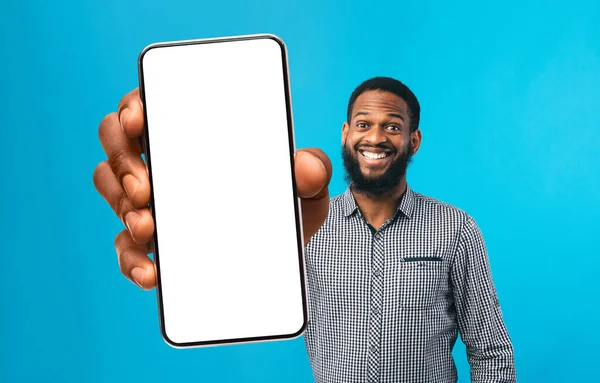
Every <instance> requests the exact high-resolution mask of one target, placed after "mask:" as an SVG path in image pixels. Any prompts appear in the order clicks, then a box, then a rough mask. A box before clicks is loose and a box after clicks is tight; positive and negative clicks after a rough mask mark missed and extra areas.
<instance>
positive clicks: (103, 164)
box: [92, 161, 109, 190]
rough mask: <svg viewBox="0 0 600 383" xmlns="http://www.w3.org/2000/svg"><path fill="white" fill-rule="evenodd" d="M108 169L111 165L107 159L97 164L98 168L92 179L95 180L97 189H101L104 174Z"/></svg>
mask: <svg viewBox="0 0 600 383" xmlns="http://www.w3.org/2000/svg"><path fill="white" fill-rule="evenodd" d="M108 169H109V166H108V163H107V162H106V161H102V162H100V163H99V164H98V165H96V168H95V169H94V174H93V175H92V179H93V180H94V186H95V187H96V190H99V189H100V186H99V185H100V183H101V182H102V178H103V177H102V176H103V175H104V173H106V171H107V170H108Z"/></svg>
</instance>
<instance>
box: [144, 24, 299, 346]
mask: <svg viewBox="0 0 600 383" xmlns="http://www.w3.org/2000/svg"><path fill="white" fill-rule="evenodd" d="M256 39H271V40H274V41H275V42H277V43H278V45H279V46H280V48H281V59H282V65H283V75H284V78H283V81H284V89H285V99H286V114H287V125H288V142H289V154H290V156H289V158H290V169H292V184H293V199H294V201H293V203H294V211H295V221H296V233H297V235H296V238H297V244H298V258H299V262H298V263H299V272H300V274H299V276H300V283H301V292H302V306H303V307H302V309H303V316H304V318H303V322H302V326H301V328H300V329H299V330H298V331H296V332H294V333H292V334H281V335H273V336H261V337H248V338H232V339H221V340H213V341H194V342H186V343H177V342H174V341H173V340H171V339H169V337H168V335H167V333H166V328H165V321H164V310H163V298H162V281H161V273H160V254H159V252H160V251H159V248H160V246H159V243H158V234H157V231H158V225H159V223H158V222H156V212H155V209H154V205H155V203H154V193H153V185H154V184H153V179H152V155H151V153H150V145H149V143H150V137H149V132H148V126H147V114H146V108H145V107H144V133H143V135H142V147H143V152H144V156H145V161H146V166H147V168H148V177H149V180H150V205H149V206H150V211H151V213H152V218H153V220H154V223H155V229H154V235H153V240H154V253H153V255H154V262H155V264H156V273H157V286H156V291H157V301H158V314H159V315H158V316H159V324H160V331H161V335H162V338H163V339H164V340H165V342H166V343H167V344H168V345H169V346H171V347H174V348H195V347H207V346H217V345H232V344H244V343H257V342H267V341H280V340H291V339H295V338H298V337H300V336H301V335H302V334H303V333H304V331H305V330H306V327H307V324H308V315H309V312H308V302H307V288H306V266H305V260H304V239H303V238H304V234H303V231H302V219H301V217H302V211H301V204H300V199H299V197H298V194H297V189H296V185H297V184H296V176H295V174H294V171H293V169H294V153H295V151H296V144H295V137H294V125H293V116H292V101H291V87H290V75H289V64H288V53H287V47H286V45H285V43H284V41H283V39H281V38H280V37H278V36H276V35H274V34H254V35H241V36H230V37H218V38H204V39H194V40H181V41H172V42H161V43H154V44H150V45H148V46H146V47H145V48H144V49H143V50H142V51H141V53H140V54H139V57H138V76H139V89H140V98H141V101H142V105H144V106H145V105H146V100H145V92H144V69H143V59H144V56H145V54H146V53H147V52H148V51H150V50H152V49H159V48H165V47H173V46H184V45H197V44H214V43H221V42H232V41H244V40H256Z"/></svg>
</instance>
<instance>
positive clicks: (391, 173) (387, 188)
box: [342, 141, 412, 197]
mask: <svg viewBox="0 0 600 383" xmlns="http://www.w3.org/2000/svg"><path fill="white" fill-rule="evenodd" d="M411 144H412V142H411V141H409V144H408V145H407V147H406V148H405V149H404V151H403V152H402V153H400V156H398V158H396V159H395V160H393V161H392V162H391V163H390V165H389V166H388V168H387V169H386V170H385V171H384V172H383V173H382V174H381V175H379V176H375V177H370V176H365V175H364V174H363V172H362V171H361V170H360V163H359V161H358V156H359V155H361V154H360V153H359V152H358V144H357V145H355V146H354V151H351V150H350V148H348V146H347V145H346V143H344V145H343V146H342V159H343V160H344V168H345V169H346V175H345V179H346V182H348V183H349V184H350V188H351V189H352V190H353V191H356V192H358V193H362V194H366V195H368V196H374V197H377V196H383V195H386V194H388V193H389V192H391V191H392V190H393V189H394V188H396V187H397V186H398V185H399V183H400V181H401V180H402V178H403V177H404V176H405V175H406V170H407V169H408V165H409V164H410V162H411V161H412V145H411ZM375 147H376V148H382V149H389V147H388V146H383V145H377V146H375ZM395 154H396V152H395V151H394V152H392V154H391V155H395Z"/></svg>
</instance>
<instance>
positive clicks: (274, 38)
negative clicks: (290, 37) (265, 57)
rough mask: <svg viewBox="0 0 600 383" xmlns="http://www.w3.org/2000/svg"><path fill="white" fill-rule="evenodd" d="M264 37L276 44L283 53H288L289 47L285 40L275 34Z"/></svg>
mask: <svg viewBox="0 0 600 383" xmlns="http://www.w3.org/2000/svg"><path fill="white" fill-rule="evenodd" d="M262 37H263V38H265V39H268V40H272V41H274V42H276V43H277V45H278V46H279V48H280V49H281V51H282V52H287V46H286V45H285V41H283V39H282V38H281V37H279V36H278V35H275V34H273V33H265V34H263V35H262Z"/></svg>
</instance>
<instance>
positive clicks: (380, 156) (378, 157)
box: [359, 150, 391, 160]
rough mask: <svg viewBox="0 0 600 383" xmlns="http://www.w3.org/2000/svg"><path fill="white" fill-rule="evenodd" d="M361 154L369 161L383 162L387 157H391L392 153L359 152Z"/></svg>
mask: <svg viewBox="0 0 600 383" xmlns="http://www.w3.org/2000/svg"><path fill="white" fill-rule="evenodd" d="M359 152H360V154H362V155H363V157H365V158H367V159H369V160H381V159H384V158H386V157H389V156H390V155H391V152H379V153H375V152H370V151H367V150H359Z"/></svg>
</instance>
